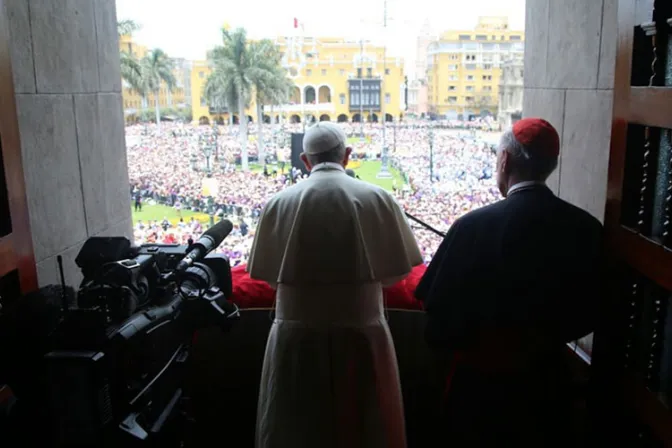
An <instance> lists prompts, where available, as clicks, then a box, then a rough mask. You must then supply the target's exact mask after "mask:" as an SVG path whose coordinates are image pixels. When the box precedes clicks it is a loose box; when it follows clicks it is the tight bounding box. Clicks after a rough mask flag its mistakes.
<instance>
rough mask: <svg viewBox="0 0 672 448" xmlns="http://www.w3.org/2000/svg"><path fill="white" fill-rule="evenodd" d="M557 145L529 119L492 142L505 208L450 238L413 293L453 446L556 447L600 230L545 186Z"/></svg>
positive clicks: (589, 303)
mask: <svg viewBox="0 0 672 448" xmlns="http://www.w3.org/2000/svg"><path fill="white" fill-rule="evenodd" d="M559 149H560V144H559V137H558V133H557V132H556V130H555V129H554V128H553V126H552V125H551V124H550V123H548V122H547V121H545V120H542V119H536V118H527V119H523V120H520V121H519V122H517V123H516V124H515V125H514V126H513V128H512V129H511V130H509V131H507V132H505V133H504V134H503V135H502V139H501V142H500V145H499V148H498V154H497V184H498V187H499V190H500V192H501V193H502V196H504V198H505V199H504V200H503V201H500V202H498V203H496V204H492V205H489V206H487V207H483V208H481V209H479V210H475V211H473V212H471V213H468V214H467V215H465V216H463V217H461V218H460V219H458V220H457V221H456V222H455V223H454V224H453V225H452V226H451V228H450V231H449V232H448V234H447V235H446V237H445V239H444V241H443V243H442V244H441V246H440V248H439V250H438V251H437V253H436V255H435V256H434V259H433V260H432V262H431V264H430V265H429V267H428V269H427V272H426V273H425V275H424V277H423V279H422V281H421V282H420V284H419V285H418V288H417V290H416V292H415V295H416V297H417V298H418V299H419V300H422V301H423V302H424V304H425V310H426V313H427V328H426V340H427V342H428V344H429V345H430V347H431V348H432V349H433V350H434V352H435V353H436V354H437V359H439V360H440V365H442V367H443V369H444V370H443V376H444V378H445V382H446V394H445V397H444V400H445V402H444V409H445V411H446V415H445V419H446V420H445V422H443V423H444V424H446V425H448V428H446V429H445V430H444V429H442V431H444V433H445V434H446V436H447V437H448V438H449V439H450V440H451V442H452V446H532V445H534V446H563V445H564V444H566V443H567V441H566V440H565V439H564V436H565V433H566V432H567V431H568V430H569V429H568V427H567V425H568V423H569V422H568V421H567V419H568V413H569V408H568V407H569V393H568V392H569V390H570V389H569V380H568V376H569V375H568V373H567V370H566V366H565V364H564V361H565V357H564V355H566V353H565V352H566V348H567V347H566V343H567V342H570V341H573V340H575V339H578V338H580V337H582V336H585V335H586V334H588V333H590V332H591V331H592V330H593V324H594V320H595V315H596V308H597V303H598V301H599V297H600V295H601V275H600V272H601V266H602V263H601V258H602V225H601V224H600V222H599V221H598V220H597V219H595V218H593V217H592V216H590V215H589V214H588V213H586V212H585V211H583V210H581V209H579V208H577V207H575V206H573V205H571V204H569V203H567V202H565V201H563V200H562V199H559V198H558V197H556V196H555V195H554V194H553V193H552V192H551V190H549V189H548V187H547V186H546V185H545V181H546V179H547V178H548V176H549V175H550V174H551V173H552V172H553V170H555V168H556V166H557V163H558V155H559Z"/></svg>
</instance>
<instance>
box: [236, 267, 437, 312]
mask: <svg viewBox="0 0 672 448" xmlns="http://www.w3.org/2000/svg"><path fill="white" fill-rule="evenodd" d="M426 269H427V268H426V266H425V265H420V266H416V267H415V268H413V270H412V271H411V273H410V274H409V275H408V277H406V278H405V279H404V280H402V281H400V282H398V283H397V284H395V285H393V286H390V287H389V288H384V293H385V302H386V306H387V308H398V309H404V310H421V309H422V303H421V302H419V301H418V300H416V299H415V297H414V296H413V292H414V291H415V288H416V287H417V286H418V283H419V282H420V279H421V278H422V276H423V274H424V273H425V270H426ZM231 277H232V280H233V295H232V297H231V300H232V301H233V302H234V303H235V304H236V305H238V306H239V307H240V308H241V309H246V308H270V307H272V306H273V299H274V297H275V291H273V289H271V287H270V286H268V285H267V284H266V283H265V282H262V281H260V280H254V279H252V278H250V275H249V274H248V273H247V272H245V265H240V266H236V267H235V268H232V269H231Z"/></svg>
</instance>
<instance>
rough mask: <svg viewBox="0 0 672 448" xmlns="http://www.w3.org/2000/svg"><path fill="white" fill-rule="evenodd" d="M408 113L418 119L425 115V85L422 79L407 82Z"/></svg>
mask: <svg viewBox="0 0 672 448" xmlns="http://www.w3.org/2000/svg"><path fill="white" fill-rule="evenodd" d="M408 113H409V114H414V115H416V116H418V117H419V116H423V115H425V114H427V83H426V82H425V80H424V79H416V80H414V81H409V85H408Z"/></svg>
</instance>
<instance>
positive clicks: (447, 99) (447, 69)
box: [427, 17, 525, 120]
mask: <svg viewBox="0 0 672 448" xmlns="http://www.w3.org/2000/svg"><path fill="white" fill-rule="evenodd" d="M524 40H525V36H524V33H523V31H515V30H510V29H509V24H508V18H506V17H480V18H479V20H478V24H477V26H476V28H475V29H473V30H468V31H459V30H458V31H447V32H445V33H443V34H442V35H441V36H440V37H439V38H438V39H437V40H436V41H434V42H432V43H431V44H430V45H429V48H428V51H427V90H428V92H427V102H428V108H429V113H430V114H434V115H437V116H440V117H445V118H448V119H465V120H468V119H472V118H474V117H478V116H487V115H496V114H497V112H498V100H499V83H500V76H501V72H502V64H503V62H504V61H505V60H507V59H510V58H512V57H522V56H523V51H524Z"/></svg>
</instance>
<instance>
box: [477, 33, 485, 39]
mask: <svg viewBox="0 0 672 448" xmlns="http://www.w3.org/2000/svg"><path fill="white" fill-rule="evenodd" d="M476 40H488V36H485V35H483V34H477V35H476Z"/></svg>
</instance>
